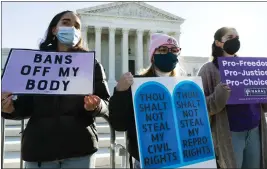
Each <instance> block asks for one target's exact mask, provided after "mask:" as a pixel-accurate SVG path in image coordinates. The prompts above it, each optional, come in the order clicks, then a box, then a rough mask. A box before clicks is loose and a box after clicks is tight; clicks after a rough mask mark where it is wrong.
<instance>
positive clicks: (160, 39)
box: [109, 34, 184, 168]
mask: <svg viewBox="0 0 267 169" xmlns="http://www.w3.org/2000/svg"><path fill="white" fill-rule="evenodd" d="M180 51H181V48H180V46H179V44H178V42H177V40H176V39H174V38H173V37H170V36H168V35H165V34H153V35H152V37H151V43H150V47H149V53H150V61H151V66H150V67H149V68H148V69H147V70H145V71H144V72H142V73H141V75H140V76H141V77H168V76H176V75H177V72H176V70H175V68H176V66H177V64H178V57H179V55H180ZM180 70H181V69H180ZM183 74H184V72H183V71H181V72H179V75H183ZM132 84H133V75H132V74H131V73H130V72H128V73H125V74H124V75H123V76H122V77H121V79H120V80H119V82H118V84H117V86H116V87H115V89H114V95H113V96H112V97H111V99H110V104H109V110H110V120H111V125H112V127H113V128H114V129H115V130H117V131H127V134H128V140H129V146H128V147H129V149H128V151H129V153H130V155H131V156H133V157H134V158H135V159H136V160H135V168H140V165H139V153H138V143H137V135H136V127H135V119H134V108H133V101H132V92H131V85H132ZM130 163H131V167H132V161H131V160H130Z"/></svg>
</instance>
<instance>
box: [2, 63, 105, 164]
mask: <svg viewBox="0 0 267 169" xmlns="http://www.w3.org/2000/svg"><path fill="white" fill-rule="evenodd" d="M94 86H95V90H94V94H95V95H97V96H99V97H100V98H101V104H100V107H99V109H98V110H96V111H94V112H88V111H86V110H85V108H84V96H58V95H57V96H51V95H38V96H37V95H34V96H33V95H21V96H18V99H17V100H16V101H14V107H15V112H13V113H12V114H7V113H3V112H2V117H4V118H5V119H14V120H19V119H25V118H28V117H30V120H29V122H28V124H27V127H26V129H25V130H24V132H23V133H22V134H23V138H22V150H21V151H22V159H23V160H24V161H29V162H43V161H54V160H60V159H66V158H72V157H80V156H85V155H89V154H93V153H95V152H96V151H97V149H98V144H97V141H98V136H97V131H96V128H95V117H96V116H101V115H103V114H108V102H109V98H110V94H109V90H108V87H107V82H106V76H105V73H104V69H103V67H102V65H101V64H100V63H98V62H97V61H96V62H95V84H94Z"/></svg>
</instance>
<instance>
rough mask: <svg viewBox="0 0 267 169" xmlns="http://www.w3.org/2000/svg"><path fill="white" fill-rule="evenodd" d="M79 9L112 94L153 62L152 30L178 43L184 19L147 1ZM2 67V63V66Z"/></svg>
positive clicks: (191, 60)
mask: <svg viewBox="0 0 267 169" xmlns="http://www.w3.org/2000/svg"><path fill="white" fill-rule="evenodd" d="M76 12H77V13H78V14H79V15H80V18H81V22H82V28H81V30H82V37H83V39H84V46H85V47H87V48H88V49H89V50H94V51H95V54H96V59H97V60H98V61H99V62H100V63H101V64H102V65H103V67H104V69H105V72H106V75H107V80H108V83H109V88H110V92H111V93H113V87H114V86H115V85H116V83H117V80H119V78H120V76H121V75H122V74H123V73H126V72H128V71H130V72H132V73H133V74H134V73H137V72H138V71H140V69H142V68H146V67H148V66H149V65H150V60H149V54H148V53H149V52H148V48H149V43H150V36H151V34H152V33H156V32H158V33H166V34H168V35H170V36H174V37H175V38H176V39H177V40H178V42H179V41H180V34H181V32H180V27H181V25H182V24H183V22H184V21H185V20H184V19H183V18H181V17H179V16H175V15H173V14H170V13H168V12H165V11H163V10H161V9H158V8H155V7H153V6H151V5H149V4H146V3H144V2H113V3H108V4H104V5H99V6H95V7H89V8H84V9H78V10H77V11H76ZM8 51H9V49H8V48H5V49H2V58H3V57H4V58H5V57H7V55H8ZM2 61H5V59H2ZM207 61H208V58H207V57H189V56H180V58H179V62H180V65H181V67H182V68H183V69H184V70H185V71H186V72H187V74H188V75H192V76H194V75H196V73H197V71H198V69H199V68H200V66H201V65H203V63H205V62H207ZM3 66H4V64H3V63H2V69H3Z"/></svg>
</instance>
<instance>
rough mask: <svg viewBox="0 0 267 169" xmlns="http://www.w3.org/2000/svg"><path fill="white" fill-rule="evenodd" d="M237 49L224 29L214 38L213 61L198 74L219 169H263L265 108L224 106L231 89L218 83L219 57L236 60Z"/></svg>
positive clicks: (266, 148)
mask: <svg viewBox="0 0 267 169" xmlns="http://www.w3.org/2000/svg"><path fill="white" fill-rule="evenodd" d="M239 48H240V41H239V36H238V33H237V31H236V30H235V29H234V28H227V27H223V28H221V29H219V30H217V32H216V33H215V35H214V42H213V44H212V56H213V61H212V62H209V63H206V64H205V65H203V66H202V68H201V69H200V71H199V76H201V77H202V80H203V87H204V92H205V95H206V100H207V107H208V110H209V113H210V117H211V118H210V119H211V129H212V135H213V140H214V146H215V151H216V154H217V157H218V164H219V166H218V167H220V168H266V167H267V144H266V141H267V130H266V122H265V118H264V113H263V112H264V111H263V110H265V111H267V105H260V104H250V105H249V104H244V105H226V103H227V100H228V98H229V96H230V95H231V89H230V87H229V86H228V85H226V84H223V83H221V82H220V81H221V80H220V72H219V65H218V57H235V56H236V52H237V51H238V50H239Z"/></svg>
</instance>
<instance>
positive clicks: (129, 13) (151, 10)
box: [77, 2, 184, 22]
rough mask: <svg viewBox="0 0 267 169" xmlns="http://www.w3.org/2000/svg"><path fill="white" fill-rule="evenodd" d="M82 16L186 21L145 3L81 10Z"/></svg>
mask: <svg viewBox="0 0 267 169" xmlns="http://www.w3.org/2000/svg"><path fill="white" fill-rule="evenodd" d="M77 13H80V14H95V15H106V16H121V17H128V18H131V17H134V18H147V19H160V20H173V21H181V22H183V21H184V19H183V18H181V17H178V16H176V15H173V14H170V13H168V12H165V11H163V10H161V9H158V8H155V7H153V6H151V5H149V4H147V3H144V2H114V3H109V4H105V5H99V6H95V7H91V8H85V9H79V10H77Z"/></svg>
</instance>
